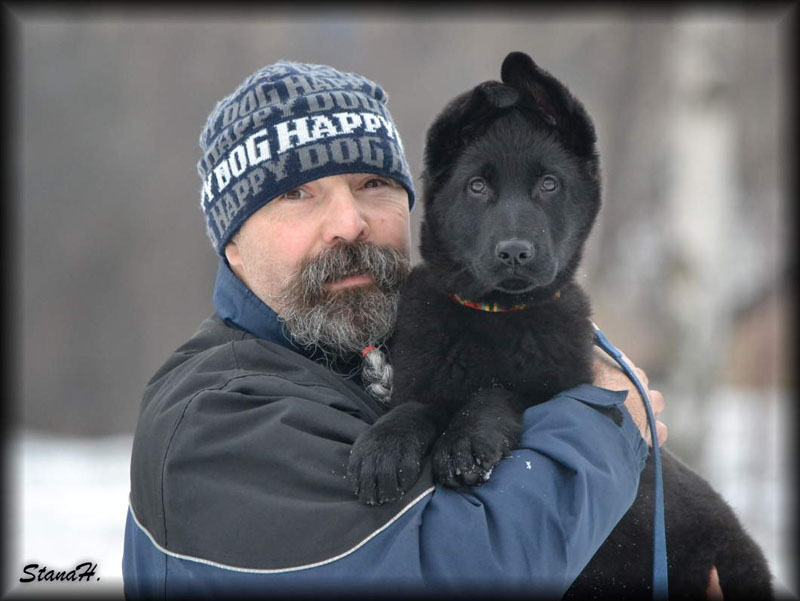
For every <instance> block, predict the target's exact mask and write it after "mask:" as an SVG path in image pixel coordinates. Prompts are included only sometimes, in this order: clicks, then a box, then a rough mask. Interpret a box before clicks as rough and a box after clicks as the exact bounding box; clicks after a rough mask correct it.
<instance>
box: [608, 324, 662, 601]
mask: <svg viewBox="0 0 800 601" xmlns="http://www.w3.org/2000/svg"><path fill="white" fill-rule="evenodd" d="M594 343H595V344H596V345H597V346H599V347H600V348H601V349H603V350H604V351H605V352H606V353H608V354H609V355H611V356H612V357H613V358H614V360H615V361H616V362H617V363H618V364H619V366H620V367H621V368H622V370H623V371H624V372H625V373H626V374H627V376H628V377H629V378H630V379H631V381H632V382H633V383H634V384H635V385H636V390H638V391H639V394H640V395H641V396H642V401H643V403H644V408H645V410H646V411H647V423H648V424H649V426H650V437H651V438H652V439H653V446H652V452H653V468H654V470H655V487H654V488H655V492H654V500H653V501H654V508H653V599H654V600H655V601H666V599H667V597H668V596H669V585H668V582H667V536H666V532H665V530H664V528H665V526H664V481H663V478H662V475H661V452H660V450H659V448H658V434H657V432H656V418H655V416H654V415H653V410H652V409H651V408H650V399H649V398H648V396H647V391H646V390H645V389H644V387H643V386H642V383H641V382H640V381H639V378H637V377H636V373H634V371H633V370H632V369H631V368H630V367H629V366H628V364H627V363H625V361H623V359H622V353H621V352H620V351H619V350H618V349H617V348H616V347H614V345H613V344H611V343H610V342H609V341H608V338H606V335H605V334H603V332H602V331H601V330H600V329H599V328H598V327H597V326H594Z"/></svg>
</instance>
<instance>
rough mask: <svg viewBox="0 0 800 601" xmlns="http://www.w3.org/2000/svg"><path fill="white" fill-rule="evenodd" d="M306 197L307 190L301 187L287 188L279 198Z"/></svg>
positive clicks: (296, 198) (298, 198)
mask: <svg viewBox="0 0 800 601" xmlns="http://www.w3.org/2000/svg"><path fill="white" fill-rule="evenodd" d="M304 197H305V192H303V190H301V189H300V188H294V189H292V190H287V191H286V192H284V193H283V194H281V195H280V196H279V197H278V198H285V199H286V200H300V199H301V198H304Z"/></svg>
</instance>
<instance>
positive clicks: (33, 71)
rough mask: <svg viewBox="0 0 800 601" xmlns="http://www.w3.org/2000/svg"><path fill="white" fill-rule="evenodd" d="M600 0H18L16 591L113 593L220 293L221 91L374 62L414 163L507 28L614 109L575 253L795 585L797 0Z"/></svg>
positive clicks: (499, 54) (672, 423)
mask: <svg viewBox="0 0 800 601" xmlns="http://www.w3.org/2000/svg"><path fill="white" fill-rule="evenodd" d="M146 6H147V5H146ZM593 6H595V5H592V4H581V5H580V8H573V9H569V10H564V9H558V8H556V7H555V6H550V7H547V6H545V7H542V8H538V9H527V10H525V9H521V8H514V9H512V8H508V7H506V8H504V7H503V6H502V5H499V7H498V8H496V9H495V10H492V11H488V10H475V9H461V10H458V11H454V10H451V9H447V8H444V7H436V6H435V5H434V6H433V8H432V9H431V10H423V9H422V8H419V7H418V8H415V9H414V10H410V11H405V10H400V9H397V10H389V9H367V8H364V9H360V10H356V9H353V8H341V9H337V10H335V11H331V10H329V9H327V8H324V7H322V6H315V7H314V8H313V9H312V10H305V11H294V10H289V9H284V8H281V7H280V6H273V7H271V8H269V9H268V10H263V9H262V10H259V11H252V12H250V11H245V10H244V9H241V8H239V9H234V10H228V11H218V12H203V9H198V10H189V8H188V6H185V5H184V6H181V7H180V9H177V8H176V9H174V10H167V9H155V8H153V7H150V8H146V9H140V10H137V11H135V12H131V11H129V10H124V9H122V8H113V7H108V8H101V7H100V5H97V6H96V5H94V4H90V5H86V6H84V7H83V8H81V9H73V10H69V11H65V10H63V9H59V10H56V9H55V8H49V7H47V5H41V6H40V7H39V8H38V9H36V10H33V9H29V8H27V9H25V8H23V7H22V6H21V5H15V4H14V3H9V4H6V5H5V6H4V8H3V10H4V13H5V14H4V16H5V18H6V23H7V30H8V31H10V33H11V34H12V36H11V38H10V40H11V41H10V42H7V45H8V46H9V47H10V49H11V51H12V53H11V57H10V66H11V68H12V69H11V73H12V75H11V81H12V87H11V89H10V92H11V94H12V95H13V100H12V103H11V105H10V106H11V109H12V115H10V118H11V122H12V123H13V125H12V128H11V133H12V134H13V135H12V139H11V143H10V146H11V150H12V155H11V156H9V157H7V159H8V160H9V161H11V164H12V170H11V174H12V181H13V184H14V187H13V192H14V195H13V198H12V211H11V212H10V214H11V216H12V217H13V218H14V221H13V224H12V225H11V226H10V227H9V230H10V231H12V232H13V243H12V249H13V254H12V256H11V260H12V261H13V266H12V267H13V270H14V274H15V276H14V279H13V282H12V285H11V286H9V290H10V292H11V303H10V308H11V309H12V312H11V314H10V320H11V322H10V323H11V326H12V329H11V332H12V334H13V346H11V348H13V349H14V351H13V356H12V357H10V359H11V360H12V375H13V377H14V380H15V381H16V387H15V388H16V390H15V394H14V396H13V398H11V399H8V401H10V402H11V404H12V410H11V417H12V418H13V419H12V422H11V424H12V426H11V428H10V429H9V432H10V433H11V435H10V436H9V437H8V438H7V440H6V441H4V442H5V449H4V455H5V458H6V466H7V468H8V469H7V472H8V478H7V486H6V487H5V491H6V499H5V500H6V506H7V508H8V511H7V515H6V516H5V519H6V526H7V530H6V531H7V532H8V533H9V536H8V537H5V538H6V539H7V548H6V555H5V557H6V561H5V563H6V565H5V566H4V568H3V574H4V576H5V580H4V587H3V589H2V591H0V592H6V591H8V590H9V589H10V588H11V587H15V591H14V594H17V595H23V596H24V595H25V594H29V593H31V592H33V591H34V590H36V591H41V590H43V589H42V588H41V587H42V585H38V584H33V585H20V584H19V578H20V576H21V575H22V573H21V572H22V567H23V566H25V565H27V564H30V563H38V564H40V566H44V565H47V566H48V567H50V568H56V569H69V568H71V567H74V566H75V565H77V564H78V563H80V562H81V561H92V562H96V563H97V564H98V574H99V575H100V576H101V579H102V580H101V583H102V584H105V585H107V586H108V587H110V588H108V589H107V591H111V592H112V593H113V594H118V595H121V581H120V578H121V567H120V561H121V556H122V533H123V525H124V518H125V512H126V505H127V494H128V487H129V481H128V471H127V470H128V461H129V454H130V445H131V440H132V434H133V431H134V429H135V426H136V419H137V413H138V406H139V401H140V398H141V393H142V390H143V387H144V385H145V383H146V382H147V380H148V379H149V378H150V376H151V375H152V374H153V373H154V372H155V370H156V369H157V368H158V367H159V366H160V365H161V363H162V362H163V361H164V360H165V359H166V357H167V356H168V355H169V354H170V353H171V352H172V351H173V350H174V349H175V348H176V347H177V346H179V345H180V344H181V343H182V342H183V341H184V340H186V339H187V338H188V337H189V336H190V335H191V334H192V333H193V332H194V331H195V329H196V327H197V325H198V324H199V322H200V321H201V320H202V319H203V318H205V317H206V316H208V315H209V314H210V313H211V312H212V310H213V308H212V303H211V290H212V285H213V281H214V276H215V272H216V266H217V260H216V255H215V254H214V251H213V250H212V248H211V245H210V243H209V241H208V239H207V238H206V237H205V234H204V224H203V217H202V214H201V212H200V210H199V208H198V201H199V190H200V179H199V177H198V176H197V173H196V170H195V165H196V162H197V160H198V159H199V157H200V151H199V147H198V136H199V133H200V130H201V128H202V126H203V124H204V123H205V119H206V116H207V115H208V113H209V112H210V110H211V109H212V108H213V107H214V105H215V104H216V102H217V101H218V100H219V99H221V98H222V97H223V96H225V95H227V94H228V93H230V92H231V91H232V90H233V89H234V88H235V87H236V86H237V85H238V84H239V83H240V82H241V81H242V80H243V79H244V78H245V77H246V76H248V75H249V74H250V73H252V72H253V71H255V70H256V69H258V68H260V67H262V66H263V65H265V64H268V63H271V62H274V61H276V60H279V59H290V60H296V61H303V62H311V63H324V64H330V65H333V66H335V67H337V68H339V69H342V70H346V71H355V72H357V73H360V74H362V75H365V76H367V77H369V78H371V79H373V80H375V81H377V82H379V83H380V84H382V85H383V86H384V87H385V88H386V89H387V91H388V92H389V96H390V99H389V108H390V110H391V112H392V114H393V116H394V119H395V121H396V123H397V126H398V128H399V130H400V132H401V134H402V136H403V141H404V145H405V148H406V150H407V153H408V159H409V164H410V166H411V168H412V171H413V173H414V174H415V175H416V176H417V177H418V176H419V173H420V171H421V164H422V150H423V146H422V143H423V139H424V134H425V131H426V128H427V126H428V125H429V124H430V123H431V121H432V120H433V118H434V117H435V115H436V114H437V113H438V112H439V111H440V110H441V108H442V107H443V106H444V104H445V103H446V102H447V101H448V100H450V99H451V98H452V97H454V96H455V95H456V94H459V93H460V92H462V91H464V90H466V89H468V88H471V87H473V86H474V85H475V84H477V83H479V82H481V81H484V80H487V79H499V71H500V64H501V62H502V60H503V58H504V57H505V55H506V54H507V53H508V52H509V51H512V50H522V51H525V52H527V53H529V54H530V55H531V56H532V57H533V58H534V59H535V60H536V61H537V63H538V64H539V65H541V66H542V67H543V68H545V69H547V70H548V71H550V72H551V73H553V74H554V75H556V76H557V77H558V78H559V79H561V80H562V81H563V82H564V83H566V84H567V86H568V87H569V88H570V89H571V90H572V91H573V93H574V94H575V95H576V96H577V97H578V98H580V99H581V100H582V101H583V103H584V105H585V106H586V108H587V110H588V111H589V113H590V114H591V115H592V116H593V118H594V121H595V125H596V128H597V132H598V137H599V148H600V156H601V165H602V167H603V173H604V206H603V208H602V211H601V215H600V219H599V221H598V223H597V225H596V227H595V230H594V231H593V234H592V237H591V239H590V241H589V244H588V247H587V251H586V253H585V260H584V263H583V266H582V270H581V272H580V276H579V277H580V278H581V282H582V284H583V285H584V286H585V288H586V289H587V290H588V291H589V293H590V294H591V296H592V298H593V306H594V319H595V322H596V323H597V324H598V325H599V326H600V327H601V328H602V329H603V330H604V331H605V332H606V333H607V334H608V336H609V337H610V339H611V340H612V341H613V342H614V343H615V344H616V345H617V346H619V347H620V348H622V349H623V350H624V351H625V353H626V354H627V355H628V356H629V357H631V359H632V360H633V361H634V362H635V363H637V364H638V365H639V366H641V367H643V368H644V369H645V370H646V371H647V372H648V374H649V377H650V382H651V387H653V388H656V389H659V390H661V391H662V392H664V394H665V397H666V399H667V409H666V411H665V412H664V414H663V420H664V421H665V422H666V423H667V424H668V425H669V428H670V430H669V441H668V442H667V446H668V447H669V448H670V449H672V450H673V451H674V452H675V453H676V454H678V455H679V456H680V457H682V458H683V459H684V460H685V461H686V462H687V463H688V464H689V465H691V466H692V467H693V468H694V469H696V470H697V471H698V472H699V473H701V474H702V475H704V476H705V477H706V478H707V479H708V480H710V481H711V483H712V484H713V485H714V486H715V487H716V488H717V490H719V491H720V492H721V493H722V494H723V496H725V498H726V499H727V500H728V502H729V503H731V505H733V507H734V508H735V509H736V511H737V512H738V514H739V516H740V517H741V519H742V522H743V523H744V524H745V526H746V528H747V529H748V531H749V532H750V533H751V534H752V535H753V536H754V537H755V538H756V540H757V541H758V542H759V543H760V544H761V546H762V548H763V549H764V551H765V553H766V554H767V556H768V558H769V561H770V564H771V567H772V569H773V572H774V573H775V574H776V576H777V578H778V587H779V590H781V591H783V592H793V593H794V592H796V591H797V571H796V543H795V532H796V531H795V522H794V514H795V483H794V480H793V478H794V467H795V466H794V460H795V459H794V458H795V451H794V447H793V446H790V445H792V444H793V440H792V439H793V438H794V437H793V436H792V435H793V431H792V430H793V424H794V415H795V394H794V393H795V386H796V381H795V379H794V376H793V373H792V371H791V370H790V369H789V368H788V366H789V365H794V363H793V362H792V357H791V356H790V355H791V351H793V348H794V339H793V337H792V335H793V333H794V331H795V330H794V328H793V324H792V323H790V322H789V319H790V317H791V316H790V314H789V310H788V308H789V307H791V306H793V302H794V294H795V289H794V281H793V279H792V278H791V277H790V270H791V269H793V265H794V264H793V257H792V256H791V253H790V251H789V244H790V242H792V241H793V238H794V236H795V231H794V229H793V228H794V220H793V219H791V217H793V215H792V214H790V212H791V211H790V207H789V198H790V194H791V192H792V191H793V189H792V185H793V183H794V182H793V180H792V178H791V177H790V176H792V174H791V173H789V166H790V164H794V160H795V159H796V156H794V155H793V154H792V152H793V151H794V148H795V146H794V145H793V144H794V141H793V140H792V139H791V138H790V136H788V135H787V134H789V133H792V132H796V129H794V123H795V121H794V120H795V114H794V111H793V109H794V107H795V105H794V103H793V98H792V97H790V96H789V92H790V91H791V90H793V89H794V86H793V81H791V80H792V77H790V76H791V75H793V73H794V70H795V69H796V63H793V62H790V53H789V51H790V49H791V48H792V47H793V43H794V42H795V41H796V40H795V31H796V30H795V29H794V23H795V21H796V12H797V10H796V6H795V5H794V4H788V3H787V4H769V3H768V4H766V5H764V6H765V7H766V8H762V9H760V10H745V9H744V8H742V7H738V5H736V6H732V7H715V6H713V5H710V6H697V7H692V6H691V5H679V6H682V8H680V9H675V10H667V9H666V8H664V7H662V8H659V9H655V10H654V9H650V10H633V8H631V9H625V8H623V7H614V8H611V7H608V8H604V7H603V6H602V4H598V5H597V8H591V7H593ZM622 6H624V5H622ZM631 6H633V5H631ZM417 182H418V186H419V180H418V179H417ZM421 215H422V207H421V206H420V205H418V206H417V208H416V209H415V211H414V225H413V226H412V227H413V232H414V240H415V246H416V241H417V240H418V238H417V234H418V231H417V230H418V222H419V218H420V217H421ZM415 252H416V250H415ZM415 258H418V254H417V255H415ZM98 586H99V585H98ZM37 587H38V588H37ZM48 590H49V589H48ZM68 590H70V589H68ZM95 590H100V589H99V588H98V589H92V591H91V592H94V591H95ZM82 591H88V588H82ZM107 591H106V592H107ZM55 592H56V593H57V592H58V591H55ZM81 594H84V593H83V592H82V593H81Z"/></svg>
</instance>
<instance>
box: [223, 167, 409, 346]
mask: <svg viewBox="0 0 800 601" xmlns="http://www.w3.org/2000/svg"><path fill="white" fill-rule="evenodd" d="M225 256H226V258H227V259H228V263H229V265H230V266H231V269H233V271H234V273H235V274H236V275H237V276H238V277H239V279H241V280H242V281H243V282H244V283H245V284H246V285H247V287H248V288H249V289H250V290H251V291H252V292H253V293H254V294H255V295H256V296H258V297H259V298H260V299H261V300H262V301H264V302H265V303H266V304H267V305H269V306H270V307H271V308H272V309H273V310H275V312H276V313H278V315H279V316H280V317H282V318H283V319H284V320H285V322H286V325H287V328H288V329H289V331H290V332H291V333H292V335H294V336H295V338H296V339H298V341H299V342H301V343H303V344H310V345H314V344H316V345H319V346H321V347H322V348H325V349H326V350H329V351H333V352H334V353H335V354H342V353H343V352H350V351H359V350H361V348H363V347H364V346H366V345H367V344H370V343H375V342H380V340H378V338H384V337H385V336H386V335H388V333H389V332H390V331H391V326H393V323H394V311H395V310H396V301H397V298H396V297H397V291H398V289H399V286H400V283H401V282H402V279H403V278H404V277H405V275H406V274H407V272H408V261H409V257H410V227H409V210H408V193H407V192H406V190H405V188H403V187H402V186H400V185H399V184H398V183H396V182H395V181H394V180H391V179H389V178H387V177H384V176H378V175H373V174H366V173H353V174H343V175H332V176H330V177H324V178H321V179H318V180H315V181H312V182H309V183H307V184H303V185H302V186H300V187H299V188H297V189H295V190H290V191H289V192H287V193H285V194H283V195H282V196H279V197H278V198H276V199H274V200H272V201H271V202H269V203H268V204H266V205H264V206H263V207H262V208H261V209H259V210H258V211H256V212H255V213H253V214H252V215H251V216H250V217H249V218H248V219H247V221H245V223H244V224H243V225H242V226H241V228H239V231H238V232H237V234H236V235H235V236H234V238H233V239H232V241H231V242H230V243H229V244H228V245H227V246H226V248H225ZM389 322H390V325H389V332H387V331H385V330H386V329H387V323H389ZM359 346H360V348H357V347H359Z"/></svg>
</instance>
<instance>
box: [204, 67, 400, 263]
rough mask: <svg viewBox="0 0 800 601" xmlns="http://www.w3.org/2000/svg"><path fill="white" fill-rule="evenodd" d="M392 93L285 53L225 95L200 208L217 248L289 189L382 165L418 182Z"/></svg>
mask: <svg viewBox="0 0 800 601" xmlns="http://www.w3.org/2000/svg"><path fill="white" fill-rule="evenodd" d="M387 98H388V96H387V95H386V92H385V91H384V90H383V88H381V87H380V86H379V85H378V84H376V83H374V82H372V81H370V80H369V79H366V78H364V77H361V76H360V75H357V74H355V73H345V72H342V71H337V70H336V69H333V68H332V67H327V66H324V65H311V64H303V63H293V62H286V61H280V62H277V63H275V64H274V65H268V66H266V67H264V68H262V69H260V70H258V71H256V72H255V73H253V74H252V75H251V76H250V77H248V78H247V79H245V80H244V81H243V82H242V83H241V84H240V85H239V87H238V88H237V89H236V91H234V92H233V93H232V94H231V95H229V96H227V97H226V98H224V99H222V100H221V101H220V102H218V103H217V105H216V107H214V110H213V111H211V114H210V115H209V117H208V121H207V122H206V126H205V128H203V132H202V133H201V134H200V147H201V148H202V150H203V157H202V158H201V159H200V161H199V162H198V163H197V172H198V174H199V175H200V177H201V179H202V180H203V185H202V188H201V191H200V208H201V209H202V210H203V213H204V214H205V217H206V232H207V233H208V237H209V238H210V239H211V243H212V244H213V245H214V248H215V249H216V251H217V253H218V254H220V255H221V256H224V253H225V245H226V244H227V243H228V241H229V240H230V238H231V236H233V234H234V233H235V232H236V230H237V229H239V226H241V225H242V223H244V221H245V220H246V219H247V218H248V217H249V216H250V215H252V214H253V213H254V212H255V211H257V210H258V209H259V208H261V207H262V206H264V205H265V204H266V203H268V202H269V201H271V200H272V199H274V198H276V197H278V196H280V195H281V194H283V193H284V192H287V191H289V190H292V189H293V188H297V187H298V186H301V185H302V184H304V183H307V182H310V181H312V180H315V179H319V178H321V177H327V176H330V175H338V174H342V173H375V174H378V175H383V176H386V177H390V178H392V179H394V180H396V181H397V182H398V183H400V184H401V185H403V187H405V188H406V190H407V191H408V199H409V208H410V207H411V206H413V204H414V185H413V181H412V178H411V174H410V172H409V169H408V164H407V162H406V158H405V154H404V152H403V144H402V142H401V140H400V134H399V133H398V132H397V128H396V127H395V125H394V122H393V121H392V116H391V115H390V114H389V111H388V110H387V109H386V106H385V105H386V100H387Z"/></svg>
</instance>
